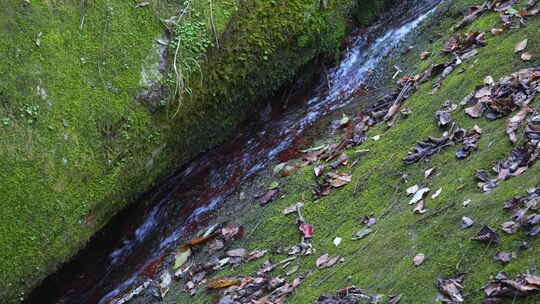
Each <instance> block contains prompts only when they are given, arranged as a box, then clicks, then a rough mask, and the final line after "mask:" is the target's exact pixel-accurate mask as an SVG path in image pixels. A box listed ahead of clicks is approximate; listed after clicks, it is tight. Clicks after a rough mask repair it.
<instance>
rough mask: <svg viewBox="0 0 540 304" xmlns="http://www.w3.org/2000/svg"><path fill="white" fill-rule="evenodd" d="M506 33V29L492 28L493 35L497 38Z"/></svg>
mask: <svg viewBox="0 0 540 304" xmlns="http://www.w3.org/2000/svg"><path fill="white" fill-rule="evenodd" d="M503 32H504V29H501V28H492V29H491V33H492V34H493V35H495V36H498V35H500V34H502V33H503Z"/></svg>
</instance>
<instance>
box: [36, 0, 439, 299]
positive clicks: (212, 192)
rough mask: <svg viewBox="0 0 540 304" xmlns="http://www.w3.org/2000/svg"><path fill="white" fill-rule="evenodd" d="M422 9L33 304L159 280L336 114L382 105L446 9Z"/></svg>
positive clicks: (151, 204) (365, 39) (215, 156)
mask: <svg viewBox="0 0 540 304" xmlns="http://www.w3.org/2000/svg"><path fill="white" fill-rule="evenodd" d="M414 2H417V3H415V4H414V5H413V7H410V8H408V9H407V11H401V12H399V15H400V18H398V19H396V20H392V21H391V22H386V23H384V25H383V26H379V27H378V28H373V29H371V30H370V31H368V33H367V34H366V33H361V34H358V35H355V37H354V40H353V42H352V44H351V47H350V49H349V50H347V52H346V54H345V57H344V59H343V61H342V62H341V64H340V65H338V66H337V67H335V68H333V69H332V70H330V71H328V73H327V74H326V77H324V78H325V79H324V80H323V81H322V82H321V84H320V85H319V86H318V87H316V88H315V89H314V90H312V92H311V93H310V94H309V95H308V96H307V97H306V96H300V97H299V96H296V99H297V101H296V102H295V104H294V105H292V106H290V107H289V108H288V109H287V110H285V111H276V110H274V111H273V113H272V114H271V115H272V117H271V118H272V119H271V120H266V122H253V123H251V124H250V125H249V126H247V127H245V128H243V129H240V130H239V132H238V133H237V135H236V136H235V137H234V138H232V139H230V140H229V141H228V143H226V144H224V145H222V146H220V147H217V148H215V149H213V150H212V151H210V152H207V153H205V154H204V155H201V156H200V157H198V158H197V159H195V160H193V161H192V162H191V163H189V164H188V165H186V166H185V167H183V168H181V169H179V170H178V171H177V173H176V174H174V175H172V176H171V177H169V178H168V179H166V180H165V181H164V182H163V183H162V184H161V185H160V186H158V187H156V188H155V189H153V190H151V191H149V192H148V193H147V194H145V195H144V196H143V197H142V198H141V199H140V200H139V202H137V203H135V204H133V205H132V207H130V208H128V209H127V210H125V211H123V212H121V213H120V214H119V215H117V216H115V218H114V219H113V220H112V221H111V224H110V225H108V226H107V227H106V228H104V229H103V231H101V232H100V233H98V234H97V235H96V236H95V237H94V238H93V240H92V241H91V242H90V243H89V245H88V246H87V248H85V249H84V250H82V251H81V252H80V253H79V254H78V255H77V256H76V257H75V258H74V259H73V260H72V261H71V262H69V263H67V264H66V265H64V266H63V267H62V269H60V270H59V271H58V272H57V273H55V274H53V275H51V276H50V277H49V278H47V279H46V280H45V282H44V283H43V284H42V285H41V286H40V287H38V288H37V289H36V290H35V291H34V292H33V293H32V295H31V296H30V299H29V301H28V302H29V303H80V304H85V303H114V302H115V300H116V299H117V298H118V297H119V296H121V295H122V294H124V293H125V292H126V290H131V289H132V288H135V287H137V286H139V285H138V284H141V282H143V281H144V279H143V278H145V277H149V276H153V275H155V271H156V268H157V266H158V265H159V264H160V263H161V262H162V261H163V259H164V257H165V256H166V254H167V253H168V252H169V251H170V249H171V248H175V247H176V246H178V243H179V240H181V239H182V238H183V237H186V238H188V237H189V236H191V235H193V233H194V232H195V231H197V230H199V229H201V228H204V227H206V225H207V220H208V219H209V218H210V217H211V216H212V211H213V210H215V209H216V208H218V207H219V206H221V205H222V204H223V203H224V201H225V200H227V198H228V197H230V196H231V195H233V194H234V193H235V192H237V191H238V189H239V187H240V186H241V185H245V184H246V183H250V182H251V181H253V179H254V178H255V177H256V176H258V175H261V174H268V171H271V170H270V169H269V168H270V167H271V166H272V165H273V164H275V163H276V162H280V161H287V160H289V159H290V158H292V157H295V156H297V155H298V154H297V152H298V150H297V148H298V146H299V145H301V144H304V145H305V144H309V143H312V142H311V141H309V140H305V138H306V136H307V135H308V134H310V133H312V132H313V128H314V127H315V126H317V125H321V124H324V123H327V122H328V117H329V116H330V117H331V114H332V113H336V111H338V110H340V109H341V110H343V109H344V108H346V107H351V104H353V106H355V107H359V106H361V105H354V104H356V103H359V99H358V95H366V94H367V96H368V97H369V98H370V99H373V98H376V97H377V94H376V93H370V90H369V89H370V87H373V86H374V85H376V82H377V81H376V79H377V74H379V75H380V74H382V73H383V71H381V70H382V69H383V67H384V61H385V59H386V58H387V57H388V56H389V55H392V54H395V53H397V52H401V51H402V50H403V48H406V45H405V41H410V40H411V39H413V38H412V36H414V35H413V33H414V29H415V28H417V26H418V25H419V24H420V23H421V22H422V21H423V20H424V19H425V18H427V17H428V16H429V14H430V13H432V12H433V10H434V9H435V8H434V7H435V6H436V4H437V3H439V1H437V0H423V1H414ZM402 10H403V9H402ZM374 79H375V80H374ZM365 99H366V98H364V100H365ZM360 100H363V99H360ZM325 119H326V121H325ZM323 122H324V123H323ZM265 172H266V173H265ZM135 283H136V284H135Z"/></svg>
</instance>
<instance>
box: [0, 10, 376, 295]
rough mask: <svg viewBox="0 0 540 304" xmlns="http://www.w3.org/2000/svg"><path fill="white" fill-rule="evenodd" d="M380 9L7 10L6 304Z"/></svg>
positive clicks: (3, 51)
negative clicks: (353, 22) (353, 25)
mask: <svg viewBox="0 0 540 304" xmlns="http://www.w3.org/2000/svg"><path fill="white" fill-rule="evenodd" d="M378 2H383V1H369V2H368V3H364V2H362V1H359V3H354V2H353V1H341V0H335V1H320V0H290V1H278V0H270V1H268V0H265V1H261V0H248V1H237V0H223V1H212V0H210V1H206V0H191V1H161V0H150V1H144V2H142V1H140V2H138V1H105V0H95V1H85V0H82V1H55V0H47V1H26V0H25V1H23V0H7V1H6V2H5V3H4V4H3V7H2V10H1V12H0V29H1V30H0V143H1V145H0V159H1V160H0V179H1V182H0V183H1V187H0V195H1V197H2V201H3V202H2V211H1V212H0V248H1V250H0V281H1V282H2V283H3V284H2V286H1V287H0V299H2V301H1V302H2V303H4V302H18V301H21V300H23V299H24V298H25V295H26V294H27V292H28V291H29V290H30V289H32V288H33V287H34V286H35V285H36V284H37V283H38V282H39V281H40V280H41V279H43V278H44V277H45V276H46V275H47V274H49V273H51V272H52V271H54V270H55V269H56V268H57V267H58V265H59V264H60V263H61V262H63V261H65V260H67V259H68V258H69V257H71V256H72V255H73V254H74V253H75V252H76V251H77V250H78V249H80V248H81V247H82V246H84V244H85V242H86V241H87V240H88V239H89V238H90V236H92V235H93V234H94V233H95V232H96V231H97V230H99V229H100V228H101V227H103V225H104V224H105V223H106V222H107V221H108V219H110V218H111V217H112V216H113V215H114V214H115V213H116V212H118V211H119V210H121V209H122V208H124V207H125V206H126V205H127V204H128V203H130V202H132V201H134V200H135V198H136V197H137V196H138V195H140V194H141V193H142V192H143V191H145V190H147V189H149V188H150V187H151V186H152V185H153V184H154V183H155V182H156V181H158V180H159V178H160V177H163V176H165V175H167V174H169V173H171V170H173V169H174V168H175V167H178V166H180V165H182V164H183V163H186V162H187V161H188V160H190V159H191V158H193V157H194V156H196V155H197V154H198V153H201V152H203V151H205V150H207V149H209V148H211V147H212V146H213V145H216V144H218V143H219V142H221V141H223V140H224V139H226V138H227V136H229V135H231V134H232V132H233V131H234V128H235V127H236V126H237V125H238V123H239V122H241V121H242V120H244V119H246V118H247V117H248V116H249V115H250V114H252V113H253V109H257V107H259V106H260V104H258V103H259V100H261V99H263V98H264V97H266V96H269V95H271V94H272V93H273V92H274V91H275V90H276V89H278V88H279V87H280V86H282V85H283V84H284V83H286V82H287V81H292V80H293V79H294V77H295V76H296V75H298V74H299V73H301V72H302V71H303V70H304V69H306V68H307V67H309V65H310V63H311V62H313V60H315V59H316V58H318V57H319V56H325V57H326V58H335V57H337V54H338V52H339V45H340V43H341V41H342V38H343V37H344V35H345V34H346V32H347V30H348V27H349V22H350V20H351V14H352V12H353V11H354V15H355V18H356V19H357V20H362V22H361V23H363V24H367V23H369V22H370V21H372V20H373V18H375V17H376V16H375V14H373V12H374V10H373V7H372V6H373V5H378ZM362 9H365V10H362ZM363 12H364V13H363ZM171 41H172V42H171ZM178 44H180V46H178ZM174 55H177V56H174ZM175 57H176V59H175ZM179 71H180V72H181V73H180V74H179ZM177 80H181V81H177Z"/></svg>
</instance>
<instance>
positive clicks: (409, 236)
mask: <svg viewBox="0 0 540 304" xmlns="http://www.w3.org/2000/svg"><path fill="white" fill-rule="evenodd" d="M480 2H482V1H468V0H463V1H461V0H457V1H453V2H452V3H451V4H445V7H448V11H446V12H445V10H440V11H439V13H436V14H435V15H434V17H432V18H431V20H430V21H429V22H430V24H431V25H430V26H428V27H427V28H423V29H422V30H423V31H424V34H422V35H425V34H426V32H425V31H428V32H429V31H431V32H432V33H431V34H428V35H427V36H426V37H429V36H431V35H433V36H436V35H437V34H440V36H439V39H435V42H434V43H433V44H431V43H429V42H428V41H427V40H426V41H420V42H419V44H418V48H417V49H416V50H415V51H414V52H412V53H410V54H408V55H406V56H404V57H402V58H401V61H400V65H401V67H403V65H404V64H409V67H408V70H411V67H412V71H415V70H416V72H421V71H424V70H425V69H426V68H427V67H429V65H431V64H433V63H441V62H444V61H446V60H448V57H446V56H444V55H442V54H441V50H442V48H443V46H442V42H443V41H445V40H446V39H447V38H448V37H449V36H450V35H451V34H454V32H453V31H451V30H450V28H451V27H452V26H453V25H454V24H456V23H457V22H459V21H460V20H461V18H462V17H463V15H464V14H465V13H466V12H467V10H466V7H467V5H472V4H480ZM526 2H527V1H520V3H518V4H517V5H516V6H515V7H516V8H517V7H522V6H524V5H525V4H526ZM440 12H445V13H444V14H443V15H441V14H440ZM441 16H442V17H441ZM499 27H501V21H500V19H499V14H498V13H494V12H488V13H486V14H484V15H483V16H482V17H481V18H479V19H478V20H476V21H475V22H474V23H472V24H471V25H469V26H467V27H466V28H464V29H463V30H461V31H462V32H469V31H472V30H481V31H486V32H488V33H489V32H490V30H491V29H492V28H499ZM419 34H421V33H419ZM524 39H529V45H528V47H527V50H528V51H529V52H531V53H532V54H533V59H532V60H531V61H527V62H526V61H523V60H522V59H521V58H520V55H519V54H516V53H515V52H514V48H515V46H516V44H517V43H518V42H520V41H522V40H524ZM538 50H540V18H539V17H538V16H536V17H531V18H529V19H528V24H527V26H525V27H522V28H520V29H510V30H508V31H505V33H504V34H502V35H500V36H495V35H491V34H488V38H487V46H485V47H482V48H479V49H478V52H479V54H478V56H476V57H474V58H473V59H469V60H467V61H466V62H464V63H463V65H462V66H460V68H462V69H463V70H464V71H462V72H458V71H457V70H456V71H454V72H453V73H451V74H450V75H449V76H448V77H447V78H446V79H445V80H444V81H443V83H442V87H441V88H440V89H439V90H438V91H437V92H435V93H432V84H433V82H428V83H426V84H424V85H422V86H421V87H420V88H419V90H418V91H417V92H416V93H415V94H414V95H412V97H411V98H409V99H408V100H407V101H406V107H409V108H411V109H412V110H413V112H412V114H410V115H409V117H408V118H406V119H400V120H399V121H398V123H397V125H396V126H395V127H394V128H392V129H390V130H387V128H386V126H385V125H382V124H381V125H379V126H378V127H376V128H374V129H372V130H370V132H369V136H370V137H371V136H375V135H381V134H383V135H384V136H382V137H381V138H380V140H378V141H376V140H373V139H370V140H369V141H368V142H367V143H365V144H364V145H363V146H361V147H360V148H361V149H368V150H369V152H368V153H361V154H359V153H356V152H355V150H357V149H358V148H357V149H351V150H349V151H347V154H348V155H349V157H350V161H349V164H355V165H354V166H353V167H351V166H347V167H346V168H343V169H341V170H340V171H343V172H347V173H351V174H352V176H353V180H352V182H351V183H350V184H349V185H347V186H345V187H344V188H343V189H341V190H334V191H332V193H331V194H330V195H329V196H327V197H323V198H321V199H320V200H319V201H312V200H311V198H312V197H313V195H312V187H311V186H310V185H312V184H316V178H315V176H314V173H313V167H314V166H310V167H305V168H303V169H301V170H300V171H299V172H297V173H295V174H294V175H293V176H291V177H287V178H280V179H277V178H276V180H277V181H278V182H279V183H280V184H281V185H283V189H282V194H283V196H281V198H280V199H279V200H278V201H276V202H273V203H272V204H270V205H269V206H267V207H265V208H261V207H258V206H255V207H253V208H252V209H251V210H250V211H249V213H248V214H247V215H246V216H244V217H235V218H234V221H235V223H238V224H243V225H245V226H246V229H247V238H246V239H245V240H244V241H242V242H240V243H238V244H237V245H238V246H245V247H246V249H248V251H249V250H256V249H258V250H264V249H267V250H271V249H273V248H278V247H285V246H292V245H294V244H296V243H298V241H299V238H300V236H299V231H298V227H297V224H296V222H295V219H294V215H290V216H284V215H283V210H284V209H285V208H286V207H289V206H291V205H293V204H295V203H296V202H299V201H303V202H304V203H305V206H304V208H303V209H302V210H303V216H304V217H305V219H306V221H307V222H309V223H312V224H313V225H314V236H313V243H312V244H313V247H314V248H315V250H316V251H315V253H314V254H312V255H310V256H307V257H301V258H300V262H301V263H300V269H299V271H298V272H297V273H295V274H294V275H291V276H286V275H285V273H286V272H287V271H288V270H289V269H282V268H281V267H278V268H276V270H274V271H273V272H272V276H277V275H281V276H283V277H285V278H287V279H288V280H292V279H293V278H294V277H295V276H296V275H297V274H305V275H306V279H305V280H304V281H303V282H302V284H301V285H300V287H299V288H298V289H297V290H296V291H295V292H294V293H293V294H292V295H291V297H290V298H289V301H288V302H287V303H313V302H314V301H315V300H316V299H317V298H318V297H319V296H320V295H322V294H325V293H331V294H334V293H335V292H336V291H337V290H339V289H341V288H344V287H346V286H350V285H356V286H358V287H360V288H362V289H364V291H365V293H366V294H370V295H375V294H384V295H398V294H401V295H403V299H402V300H401V302H400V303H434V302H437V299H438V297H439V295H440V293H439V291H438V290H437V288H436V286H435V285H436V282H437V279H439V278H441V279H448V278H454V277H456V276H457V275H458V274H461V273H464V274H465V281H464V283H463V285H464V287H465V288H464V290H463V292H462V294H463V295H464V297H465V303H481V301H482V299H484V297H485V294H484V292H483V290H482V289H481V287H482V286H483V285H484V284H486V283H487V282H488V281H489V280H490V279H492V278H493V277H494V276H495V275H496V274H497V272H499V271H505V272H506V273H507V274H508V276H509V277H511V278H514V277H515V275H517V274H521V273H527V272H532V273H534V271H536V270H535V269H536V267H537V266H538V263H539V262H540V258H539V254H538V251H539V249H540V248H539V246H540V242H539V240H538V237H534V238H531V237H526V236H525V234H524V232H523V231H521V232H518V233H517V234H506V233H503V232H502V231H501V229H500V227H501V224H502V223H503V222H506V221H508V220H509V218H510V213H509V212H506V211H504V210H503V206H504V203H505V202H506V201H508V200H509V199H511V198H512V197H514V196H517V195H524V194H525V193H526V191H527V189H528V188H530V187H532V186H535V185H537V184H538V183H539V182H540V179H539V177H540V165H539V164H536V165H535V166H533V167H531V168H530V169H529V170H527V171H526V172H525V173H524V174H523V175H521V176H518V177H514V178H511V179H509V180H506V181H504V182H501V183H500V184H499V185H498V186H497V187H496V188H495V189H494V190H493V191H492V192H491V193H488V194H486V193H482V192H480V191H479V190H478V188H477V185H476V183H477V181H476V180H475V178H474V176H473V174H474V172H475V171H476V170H478V169H489V168H491V167H492V166H493V165H494V164H495V162H496V161H497V160H503V159H505V158H506V157H507V156H508V155H509V153H510V151H511V150H512V145H511V143H510V141H509V140H508V137H507V135H506V133H505V120H506V119H500V120H496V121H487V120H486V119H484V118H482V119H476V120H474V119H471V118H470V117H469V116H467V115H466V114H465V113H464V111H463V108H462V107H460V108H459V110H458V111H456V112H453V113H452V118H454V119H455V120H456V121H457V122H458V123H459V125H460V126H461V127H463V128H466V129H470V128H471V127H472V126H474V125H475V124H477V125H479V126H480V127H481V128H482V129H483V135H482V138H481V140H480V142H479V144H478V147H479V148H478V151H476V152H475V153H473V154H472V156H470V157H469V158H467V159H466V160H456V157H455V152H456V151H457V150H458V149H459V148H460V147H459V146H455V147H450V148H448V149H446V150H443V151H441V152H440V153H437V154H436V155H434V156H432V157H431V159H430V160H428V161H422V162H420V163H418V164H415V165H405V164H404V163H403V161H402V159H403V158H404V157H406V156H407V153H408V151H409V150H410V148H412V147H413V146H414V145H415V143H416V142H417V141H419V140H423V139H425V138H427V137H428V136H434V137H439V136H441V135H442V132H443V131H441V130H440V129H439V128H438V127H437V125H436V122H435V118H434V117H435V116H434V114H435V112H436V111H437V110H439V109H441V108H442V105H443V102H444V101H447V100H451V101H453V102H454V103H459V102H460V101H461V100H462V99H463V98H464V97H465V96H467V95H468V94H470V93H471V92H474V91H475V88H476V87H477V86H479V85H482V84H483V81H484V78H485V77H486V76H492V77H493V78H494V79H495V80H498V79H499V78H500V77H501V76H505V75H509V74H510V73H513V72H515V71H517V70H519V69H521V68H526V67H535V66H538V65H539V64H540V54H538ZM420 51H430V52H432V53H433V54H434V55H433V56H432V57H431V58H429V59H428V60H426V61H423V62H419V53H420ZM393 72H394V71H392V74H393ZM539 102H540V100H538V98H536V100H534V101H533V103H532V106H533V107H534V108H536V109H537V108H538V106H539V105H540V103H539ZM520 133H522V132H520ZM356 160H358V162H356ZM433 167H435V168H436V170H435V173H434V174H433V175H432V176H430V177H429V178H426V177H425V176H424V173H425V171H426V170H427V169H428V168H433ZM404 174H406V175H408V183H406V184H405V183H403V181H402V177H403V175H404ZM414 184H418V185H420V186H427V187H430V188H431V189H432V192H431V193H430V196H429V197H428V198H427V200H426V201H427V206H426V208H427V213H425V214H423V215H419V214H415V213H413V208H414V206H410V205H408V202H409V200H410V197H408V196H407V194H406V189H407V188H408V187H410V186H412V185H414ZM439 188H441V189H442V192H441V194H440V196H439V197H437V198H435V199H432V198H431V194H432V193H433V192H434V191H435V190H437V189H439ZM467 200H470V203H469V204H468V205H467V206H466V207H465V206H464V205H463V204H462V203H463V202H464V201H467ZM365 216H374V217H376V218H377V223H376V225H375V226H373V228H372V229H373V233H372V234H371V235H369V236H367V237H366V238H364V239H362V240H359V241H352V240H351V237H353V236H354V234H355V233H356V232H357V231H360V230H362V229H364V228H365V226H364V225H363V224H361V220H362V218H364V217H365ZM463 216H467V217H470V218H472V219H474V221H475V222H476V223H475V224H474V226H473V227H472V228H470V229H465V230H462V229H460V228H459V227H460V224H461V222H462V217H463ZM484 225H488V226H490V227H493V228H496V229H497V230H498V231H499V235H500V236H501V244H500V245H494V244H492V245H491V246H487V245H486V244H482V243H479V242H473V241H471V240H470V238H471V237H472V236H474V235H475V234H476V233H477V232H478V231H479V230H480V228H481V227H482V226H484ZM335 237H341V238H343V241H342V243H341V244H340V245H339V246H338V247H336V246H335V245H334V244H333V242H332V241H333V239H334V238H335ZM523 241H526V242H528V244H529V246H530V248H529V249H526V250H522V249H519V247H520V245H521V244H522V242H523ZM498 251H506V252H512V253H515V258H512V259H511V261H510V263H509V264H507V265H502V264H501V263H500V262H497V261H495V260H494V256H495V254H496V253H497V252H498ZM201 252H204V250H203V251H201ZM325 253H330V254H331V255H340V256H342V257H344V258H345V263H343V264H338V265H337V266H335V267H333V268H329V269H324V270H318V269H316V267H315V261H316V259H317V258H318V257H319V256H321V255H322V254H325ZM419 253H423V254H424V255H425V256H426V257H427V259H426V261H425V262H424V264H422V265H421V266H418V267H415V266H414V265H413V257H414V256H415V255H416V254H419ZM203 254H204V253H203ZM287 257H288V256H287V255H278V254H273V255H270V258H272V260H273V261H280V260H283V259H285V258H287ZM265 260H266V257H265V259H263V260H260V261H258V262H250V263H247V264H244V265H243V266H241V267H240V268H239V269H235V270H230V271H222V272H219V273H218V274H216V275H215V277H220V276H227V275H254V274H255V273H256V272H257V270H258V269H259V267H260V266H261V263H262V262H264V261H265ZM536 274H538V273H536ZM182 288H183V285H180V286H176V287H175V289H174V291H173V292H172V293H171V294H170V295H169V296H168V301H169V302H170V303H172V302H174V301H176V302H177V303H178V302H179V303H188V302H189V303H208V301H210V299H211V298H212V297H213V296H214V295H215V293H213V292H210V291H208V290H204V288H203V289H201V290H199V292H198V293H197V295H196V296H195V297H190V296H188V295H186V294H185V293H184V292H182V291H181V289H182ZM538 301H540V295H539V294H538V293H537V294H534V295H530V296H528V297H524V298H516V299H513V298H512V297H510V298H507V299H506V300H505V301H504V302H503V303H538Z"/></svg>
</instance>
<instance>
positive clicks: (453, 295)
mask: <svg viewBox="0 0 540 304" xmlns="http://www.w3.org/2000/svg"><path fill="white" fill-rule="evenodd" d="M462 282H463V278H461V277H458V278H456V279H449V280H439V281H438V283H437V287H438V288H439V290H440V291H442V293H443V294H444V295H445V296H447V297H449V298H450V300H452V301H453V302H454V303H463V296H462V295H461V291H460V289H463V286H462V285H461V283H462Z"/></svg>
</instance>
